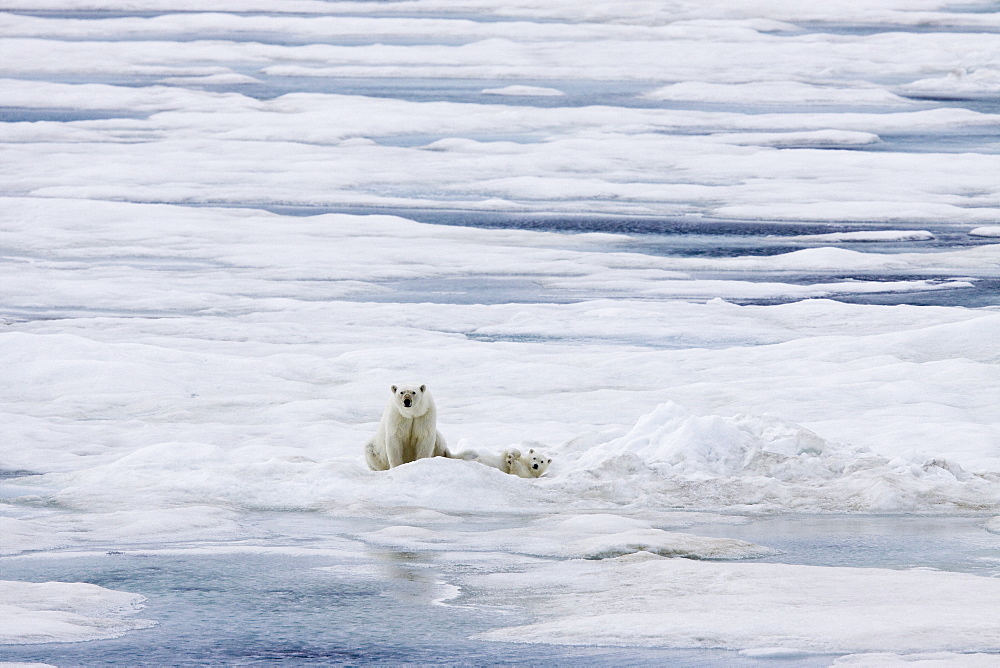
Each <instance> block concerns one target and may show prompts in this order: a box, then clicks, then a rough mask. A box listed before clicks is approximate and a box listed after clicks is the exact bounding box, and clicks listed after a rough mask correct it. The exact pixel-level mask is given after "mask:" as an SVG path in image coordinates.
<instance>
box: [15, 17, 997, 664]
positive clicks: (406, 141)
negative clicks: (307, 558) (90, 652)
mask: <svg viewBox="0 0 1000 668" xmlns="http://www.w3.org/2000/svg"><path fill="white" fill-rule="evenodd" d="M989 8H990V7H989V5H988V3H979V4H976V3H973V4H971V5H970V4H968V3H967V4H965V5H954V4H953V3H948V2H945V1H944V0H877V1H874V2H867V3H864V4H863V5H862V4H859V3H855V2H848V1H846V0H837V1H835V2H826V3H820V4H817V3H787V2H778V1H771V0H768V1H764V2H757V3H753V4H752V5H749V4H747V3H744V2H736V1H731V0H723V1H721V2H715V3H710V4H706V3H703V2H695V1H687V0H682V1H679V2H672V3H649V2H641V3H639V2H632V3H607V2H598V1H597V0H573V1H572V2H570V1H569V0H557V1H552V2H546V3H538V2H528V1H522V0H514V1H507V2H503V3H501V2H498V1H497V0H476V1H468V2H461V3H454V2H445V1H444V0H419V1H412V2H410V1H407V2H396V3H339V2H334V3H330V2H316V1H313V0H295V1H294V2H286V3H280V6H276V3H264V2H260V1H259V0H236V1H234V2H230V3H227V6H226V7H225V8H223V9H222V10H220V11H212V12H204V11H202V10H203V7H201V6H200V4H199V3H196V2H190V1H189V0H155V1H153V2H148V3H145V5H144V8H143V9H142V11H139V10H136V8H135V7H134V6H133V3H126V2H121V1H119V0H100V1H94V0H62V1H60V2H55V1H54V0H51V1H50V0H9V1H8V2H7V3H5V5H4V12H3V13H0V32H2V38H3V44H4V47H3V59H2V60H3V62H2V65H0V68H2V72H0V76H2V77H3V78H2V79H0V106H2V107H3V116H0V119H2V121H3V122H0V156H2V161H3V165H4V179H3V184H2V186H0V230H2V236H3V242H2V244H0V356H2V364H0V369H2V370H0V374H2V375H3V379H2V382H0V413H2V415H0V420H2V424H3V425H4V427H3V435H2V438H0V531H2V534H0V562H2V561H3V560H8V559H19V560H31V559H36V558H43V556H44V555H46V554H67V553H69V551H78V552H83V553H89V552H101V551H105V550H108V549H119V548H124V549H131V548H136V549H138V548H140V547H141V548H142V549H149V550H157V549H165V548H166V546H168V545H173V546H178V545H180V546H186V547H190V548H191V549H194V550H197V549H201V548H203V547H205V546H211V545H218V544H220V543H222V544H226V545H231V546H234V547H233V549H257V548H260V547H261V546H262V545H265V546H266V545H267V544H268V541H273V540H278V538H275V536H274V535H272V534H269V533H267V532H264V531H260V530H258V529H255V528H254V525H253V524H252V523H251V522H249V521H248V518H252V517H254V516H256V515H258V514H261V513H263V512H268V513H295V512H305V513H313V514H317V515H320V516H322V517H336V518H349V519H351V520H357V522H358V526H360V527H362V528H358V529H357V530H353V531H352V532H350V533H349V535H345V536H343V537H342V538H343V540H345V541H349V544H350V545H352V546H354V548H355V549H356V550H357V552H358V554H367V552H366V550H370V549H383V550H394V551H400V552H416V553H419V554H423V555H430V556H429V558H432V559H436V560H438V561H437V563H442V564H450V565H451V566H453V567H454V569H453V570H452V571H448V573H449V574H448V576H447V577H448V579H449V581H448V583H447V584H448V586H449V587H452V588H453V589H449V591H450V592H452V596H451V598H449V599H447V600H445V601H444V602H445V603H448V604H458V605H466V604H468V605H476V606H486V607H485V608H483V609H487V610H495V609H496V608H492V607H489V606H496V605H501V606H510V608H506V607H505V609H515V610H517V611H519V614H520V615H521V617H519V618H518V619H517V620H510V619H509V618H508V619H505V621H507V622H510V627H509V628H500V629H495V630H491V631H489V632H486V633H484V634H482V636H481V637H482V638H485V639H488V640H491V641H502V642H508V641H517V642H533V643H542V642H544V643H569V644H574V643H575V644H605V645H626V646H627V645H644V646H656V647H674V648H678V647H690V648H725V649H728V650H732V651H734V652H735V651H743V652H744V653H745V654H744V655H743V658H751V659H752V658H754V657H757V658H761V657H763V658H765V659H767V658H772V659H773V658H781V657H786V658H795V657H800V658H801V657H813V658H815V656H814V655H815V654H816V653H819V654H820V655H822V656H826V657H827V658H829V659H830V660H831V661H833V660H835V659H836V660H839V661H841V662H843V663H845V664H847V665H852V664H853V665H865V663H866V662H868V663H869V664H871V663H876V664H877V663H878V662H885V663H888V662H890V661H898V662H910V663H915V664H917V665H919V664H920V663H921V662H923V663H925V664H927V665H933V664H934V662H937V661H945V662H955V663H960V662H963V661H964V662H966V663H968V664H969V665H976V664H977V663H981V662H982V661H989V660H995V658H996V652H998V651H1000V638H998V637H997V634H996V630H995V629H994V628H993V626H991V624H992V622H993V620H995V619H1000V603H998V602H1000V591H997V586H996V584H997V582H998V580H997V579H996V578H989V577H983V576H982V575H972V574H969V573H956V572H946V571H934V570H927V569H920V568H911V566H912V564H908V563H900V564H897V566H898V568H896V569H885V568H862V567H860V566H857V565H853V566H852V565H848V566H844V567H836V568H834V567H821V566H808V565H802V564H795V563H785V562H791V561H794V560H795V558H796V557H795V556H794V555H791V556H790V555H783V554H778V553H777V551H776V550H775V549H774V548H772V547H771V546H768V545H767V544H766V541H760V542H761V543H762V544H755V543H752V542H748V541H743V540H736V539H733V538H719V537H715V536H707V535H699V533H698V532H699V531H700V530H703V531H702V532H703V533H709V532H708V531H707V530H704V528H705V527H706V526H708V525H711V526H713V527H715V528H718V527H719V526H723V527H725V526H736V525H737V524H738V523H746V522H752V521H753V520H754V519H755V518H757V517H759V516H760V515H762V514H773V513H812V514H824V513H825V514H829V515H830V516H831V518H834V519H831V521H836V519H835V515H836V514H839V513H868V514H873V513H886V514H899V515H908V516H921V514H928V515H931V514H933V515H943V516H946V517H949V518H957V517H965V516H972V517H975V518H976V521H977V522H981V527H982V530H980V529H979V527H978V525H977V528H976V530H977V531H978V532H979V533H980V534H982V540H983V541H993V540H995V539H996V537H997V535H998V534H1000V524H998V522H1000V519H998V517H997V516H998V515H1000V449H998V444H1000V417H998V410H997V406H998V400H1000V370H998V365H1000V353H998V351H1000V310H998V301H997V299H996V295H997V285H998V281H1000V244H997V243H995V240H996V239H997V238H998V237H1000V186H998V180H997V177H996V175H997V174H998V173H1000V157H998V156H1000V114H998V113H997V111H998V109H997V106H996V99H997V90H998V83H997V82H998V74H997V72H998V71H997V58H996V53H997V52H998V48H1000V41H998V39H1000V38H998V35H997V29H998V27H1000V20H998V18H997V14H996V12H992V11H982V10H988V9H989ZM418 220H420V221H423V222H418ZM428 221H431V222H430V223H429V222H428ZM432 223H433V224H432ZM437 223H457V224H448V225H445V224H437ZM524 228H532V229H524ZM536 228H537V229H536ZM557 229H558V230H564V232H557V231H555V230H557ZM566 230H568V231H572V232H574V233H572V234H569V233H565V231H566ZM651 230H652V232H651ZM400 379H403V380H410V379H417V380H418V381H419V382H421V383H426V384H427V385H428V387H430V388H432V390H433V392H434V395H435V398H436V400H437V402H438V409H439V416H438V426H439V429H441V431H442V432H443V433H444V435H445V436H446V438H447V439H448V440H449V443H450V444H453V445H454V446H456V449H465V448H473V449H479V450H485V451H492V452H499V451H500V450H502V449H504V448H508V447H517V448H519V449H522V450H524V449H526V447H536V448H538V449H540V450H542V451H544V452H545V453H546V454H547V455H549V456H551V457H552V458H553V460H554V462H553V464H552V466H551V467H550V469H549V470H548V472H547V473H546V475H545V476H543V477H541V478H538V479H531V480H525V479H520V478H517V477H515V476H509V475H505V474H502V473H501V472H499V471H497V470H494V469H490V468H489V467H485V466H480V465H477V464H475V463H474V462H464V461H455V460H447V459H443V458H436V459H429V460H421V461H417V462H414V463H412V464H408V465H405V466H401V467H398V468H396V469H392V470H390V471H387V472H372V471H369V470H368V469H367V467H366V466H365V465H364V462H363V458H362V455H361V447H362V445H363V444H364V443H365V442H366V440H367V439H368V438H369V437H370V436H371V434H373V433H374V430H375V427H376V424H377V422H378V419H379V413H380V411H381V409H382V406H383V405H384V402H385V394H386V391H387V388H388V387H389V386H390V385H392V384H393V383H397V382H399V381H400ZM474 520H475V521H478V522H481V524H475V525H474V526H471V527H470V526H469V523H470V522H473V521H474ZM987 544H988V545H993V544H994V543H987ZM303 549H305V548H303ZM456 555H465V556H464V557H458V556H456ZM468 555H480V557H482V559H483V560H484V563H485V561H486V560H487V557H483V555H493V556H496V555H503V556H504V558H506V557H509V558H510V559H509V560H508V561H504V562H503V563H504V564H505V566H504V567H503V568H500V567H497V569H499V570H494V571H489V569H488V568H486V567H483V568H484V569H486V571H484V572H469V571H470V569H466V571H462V567H459V566H455V564H457V563H462V564H464V562H461V559H463V558H466V557H467V556H468ZM679 557H684V558H679ZM751 559H757V560H759V561H758V562H754V563H744V562H745V561H746V560H751ZM501 561H503V560H502V559H501ZM7 563H10V562H7ZM19 563H22V562H19ZM477 563H478V562H477ZM491 563H493V562H491ZM990 563H992V562H990ZM503 569H507V570H503ZM445 570H447V569H445ZM471 571H475V569H474V568H473V569H471ZM501 571H502V572H501ZM992 574H994V575H997V574H1000V572H993V573H992ZM141 602H142V595H141V593H139V592H137V593H125V592H119V591H116V590H113V589H110V588H103V587H98V586H96V585H90V584H86V583H65V582H61V583H57V582H53V583H43V582H13V581H5V582H0V643H5V644H25V643H39V642H55V641H79V640H94V639H98V638H111V637H116V636H119V635H121V634H123V633H126V632H129V631H137V630H140V629H143V628H148V627H150V625H151V624H152V621H144V620H138V619H135V618H134V617H133V616H132V615H133V613H134V612H135V611H136V610H138V609H139V607H140V604H141ZM143 614H144V615H146V616H148V617H150V618H151V620H153V621H155V619H156V610H155V609H151V608H147V609H146V610H145V611H144V613H143ZM887 619H890V620H893V624H892V625H891V626H887V625H885V624H883V621H884V620H887ZM153 632H165V631H163V629H162V627H160V628H158V629H157V630H156V631H153ZM973 652H976V653H979V654H971V653H973ZM849 653H856V655H855V656H848V657H843V656H842V655H846V654H849ZM838 657H840V658H838ZM984 657H985V658H984Z"/></svg>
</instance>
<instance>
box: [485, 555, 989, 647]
mask: <svg viewBox="0 0 1000 668" xmlns="http://www.w3.org/2000/svg"><path fill="white" fill-rule="evenodd" d="M472 584H473V585H474V587H475V591H476V593H477V594H478V595H479V596H481V599H482V600H485V601H489V602H491V603H501V602H509V601H510V600H511V599H512V598H515V597H517V598H520V597H521V596H524V597H525V598H524V599H521V600H524V601H526V602H527V604H528V605H529V606H530V611H531V613H532V614H534V615H536V616H537V617H538V621H536V622H533V623H530V624H525V625H518V626H511V627H508V628H503V629H498V630H495V631H490V632H488V633H485V634H483V635H482V637H483V638H486V639H489V640H495V641H500V642H546V643H565V644H630V645H650V646H671V647H704V648H709V647H711V648H728V649H736V650H748V649H749V650H760V651H765V652H768V653H769V654H771V655H772V656H773V655H774V654H775V653H776V651H777V648H781V649H783V650H787V651H789V652H802V651H805V652H833V653H848V652H852V653H861V652H896V653H908V652H914V651H917V652H919V651H921V649H922V648H924V647H929V646H930V647H936V648H938V649H939V650H957V651H971V652H975V651H977V650H979V651H984V650H995V649H996V648H997V647H998V646H1000V635H998V630H997V628H996V625H995V624H994V623H993V619H994V618H995V617H996V615H998V614H1000V610H998V609H997V605H998V601H1000V589H998V588H1000V582H997V581H996V580H991V579H989V578H980V577H976V576H971V575H964V574H959V573H941V572H933V571H922V570H911V571H893V570H881V569H856V568H817V567H810V566H787V565H781V564H713V563H705V562H693V561H690V560H685V559H663V558H660V557H656V556H654V555H649V554H636V555H630V556H626V557H620V558H617V559H606V560H602V561H568V562H562V563H558V564H553V565H550V566H546V567H542V568H538V569H534V570H532V571H531V572H529V573H520V574H518V575H517V576H516V577H511V576H510V575H509V574H496V575H486V576H482V577H479V578H475V579H474V580H473V583H472ZM929 601H932V602H933V608H934V610H936V611H937V614H935V615H934V616H933V618H929V617H928V615H927V606H928V602H929Z"/></svg>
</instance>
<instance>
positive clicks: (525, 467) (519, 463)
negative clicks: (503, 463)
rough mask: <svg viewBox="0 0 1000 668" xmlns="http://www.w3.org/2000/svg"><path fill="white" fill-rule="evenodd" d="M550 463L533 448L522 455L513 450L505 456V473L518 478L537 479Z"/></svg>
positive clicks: (550, 461) (548, 459) (549, 460)
mask: <svg viewBox="0 0 1000 668" xmlns="http://www.w3.org/2000/svg"><path fill="white" fill-rule="evenodd" d="M551 463H552V460H551V459H550V458H548V457H546V456H545V455H543V454H542V453H540V452H538V451H537V450H535V449H534V448H531V449H530V450H528V452H527V453H526V454H523V455H522V454H521V453H520V452H519V451H517V450H513V451H511V453H510V454H508V456H507V473H510V474H511V475H516V476H518V477H520V478H537V477H539V476H540V475H542V474H543V473H545V471H546V469H548V468H549V464H551Z"/></svg>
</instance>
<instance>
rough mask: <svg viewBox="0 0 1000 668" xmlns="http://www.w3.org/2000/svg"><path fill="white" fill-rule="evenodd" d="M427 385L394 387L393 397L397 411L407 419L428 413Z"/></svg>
mask: <svg viewBox="0 0 1000 668" xmlns="http://www.w3.org/2000/svg"><path fill="white" fill-rule="evenodd" d="M429 396H430V395H429V394H428V393H427V386H426V385H393V386H392V397H393V401H395V402H396V409H397V410H399V412H400V413H402V414H403V415H406V416H407V417H414V416H417V415H423V413H425V412H426V411H427V398H428V397H429Z"/></svg>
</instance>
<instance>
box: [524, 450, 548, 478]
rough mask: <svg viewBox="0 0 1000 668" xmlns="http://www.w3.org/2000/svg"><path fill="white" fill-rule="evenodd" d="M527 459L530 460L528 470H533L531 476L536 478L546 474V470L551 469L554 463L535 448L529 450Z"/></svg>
mask: <svg viewBox="0 0 1000 668" xmlns="http://www.w3.org/2000/svg"><path fill="white" fill-rule="evenodd" d="M526 457H527V459H528V468H530V469H531V474H532V475H533V476H535V477H536V478H537V477H538V476H540V475H542V474H543V473H545V469H547V468H549V464H551V463H552V459H551V458H549V457H546V456H544V455H543V454H542V453H540V452H538V451H537V450H535V449H534V448H532V449H531V450H528V454H527V455H526Z"/></svg>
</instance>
